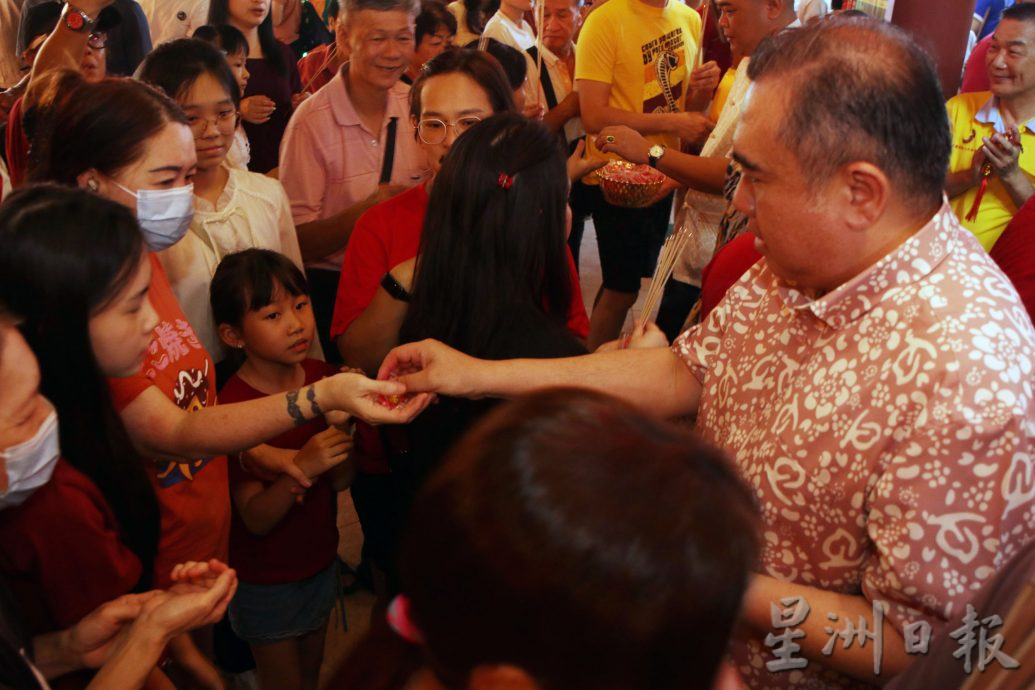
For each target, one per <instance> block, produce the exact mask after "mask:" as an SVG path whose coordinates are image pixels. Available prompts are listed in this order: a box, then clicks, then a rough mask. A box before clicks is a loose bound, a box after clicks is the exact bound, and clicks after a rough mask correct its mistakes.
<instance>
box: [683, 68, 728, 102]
mask: <svg viewBox="0 0 1035 690" xmlns="http://www.w3.org/2000/svg"><path fill="white" fill-rule="evenodd" d="M721 77H722V70H720V69H719V65H718V63H717V62H715V61H714V60H709V61H708V62H706V63H704V64H703V65H701V66H700V67H697V68H696V69H694V70H693V71H692V72H691V73H690V90H689V91H688V92H687V99H686V109H687V110H703V109H704V108H706V107H707V106H708V102H709V101H711V99H712V95H713V94H714V93H715V88H716V87H717V86H718V85H719V79H720V78H721Z"/></svg>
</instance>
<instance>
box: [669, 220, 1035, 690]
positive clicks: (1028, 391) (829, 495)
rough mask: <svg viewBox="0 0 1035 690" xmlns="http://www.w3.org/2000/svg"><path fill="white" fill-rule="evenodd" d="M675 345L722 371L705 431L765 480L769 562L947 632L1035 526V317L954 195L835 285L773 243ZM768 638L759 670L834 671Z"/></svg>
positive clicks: (758, 679)
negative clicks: (802, 276)
mask: <svg viewBox="0 0 1035 690" xmlns="http://www.w3.org/2000/svg"><path fill="white" fill-rule="evenodd" d="M673 350H674V351H675V352H676V353H677V354H678V355H679V356H680V357H681V358H682V359H683V360H684V361H685V362H686V365H687V366H688V367H689V368H690V370H691V371H692V372H693V374H694V376H696V377H697V378H698V379H699V380H700V381H701V382H702V384H703V390H702V396H701V404H700V409H699V412H698V416H697V427H698V429H699V431H700V432H701V434H702V435H703V436H704V437H705V438H707V439H708V440H710V441H712V442H713V443H715V444H716V445H718V446H719V447H721V448H724V449H725V450H726V451H727V452H728V453H729V454H730V455H731V456H732V457H733V458H734V459H735V462H736V463H737V465H738V467H739V469H740V471H741V473H742V476H743V477H744V479H745V480H746V481H747V482H748V484H749V485H750V486H751V487H752V488H753V489H754V491H755V493H756V496H757V498H758V501H759V505H760V507H761V510H762V517H763V541H762V543H763V552H762V558H761V562H760V569H761V570H762V572H765V573H766V574H768V575H771V576H773V577H775V578H778V579H780V580H784V581H787V582H795V583H800V584H804V585H809V586H812V587H818V588H821V589H825V590H831V591H836V592H841V593H851V594H862V595H863V596H865V597H866V598H867V599H870V600H874V599H879V600H882V601H884V602H885V612H886V615H885V624H886V625H888V626H890V627H891V628H892V629H895V630H897V632H898V634H900V635H901V634H902V625H903V624H904V623H908V622H913V621H915V620H918V619H924V620H927V621H928V622H929V623H931V624H932V625H933V626H934V628H935V634H936V635H937V634H938V627H939V624H940V623H941V622H943V621H947V620H949V621H952V622H954V623H955V626H954V627H958V626H959V625H960V624H961V621H962V617H963V615H964V613H965V610H964V609H965V604H966V602H967V601H968V600H969V599H971V598H972V597H973V596H974V595H975V593H976V592H977V591H978V590H979V589H980V588H981V587H982V586H983V585H985V584H987V583H988V582H989V581H990V580H991V579H992V577H993V575H994V574H995V572H996V571H997V570H998V569H999V568H1001V567H1002V566H1003V565H1004V563H1005V562H1006V561H1007V560H1009V559H1010V558H1011V557H1013V556H1014V555H1015V554H1016V553H1017V552H1018V550H1019V548H1020V547H1021V546H1022V545H1023V544H1024V543H1025V542H1026V541H1028V540H1031V539H1032V538H1033V537H1035V481H1033V478H1035V454H1031V453H1032V451H1033V448H1032V445H1033V444H1032V436H1033V434H1035V404H1033V400H1032V382H1033V380H1035V377H1033V371H1032V368H1033V362H1035V330H1033V328H1032V324H1031V321H1030V320H1029V319H1028V316H1027V313H1026V312H1025V310H1024V306H1023V304H1022V303H1021V301H1020V299H1019V298H1018V296H1017V293H1016V292H1015V291H1014V289H1013V287H1012V286H1011V284H1010V282H1009V280H1008V279H1007V278H1006V277H1005V276H1004V275H1003V273H1002V272H1001V271H1000V270H999V269H998V268H997V267H996V265H995V264H994V263H993V262H992V260H991V259H990V258H989V257H988V254H987V253H986V252H985V251H984V250H982V248H981V246H980V245H979V244H978V243H977V241H976V240H975V239H974V236H973V235H972V234H971V233H969V232H967V231H965V230H963V229H962V228H961V227H960V226H959V224H958V222H957V221H956V218H955V217H954V216H953V214H952V211H951V209H950V208H949V206H948V205H943V206H942V208H941V209H940V210H939V211H938V213H937V214H936V215H935V216H934V217H933V218H932V219H931V221H930V222H929V223H928V224H927V225H926V226H924V227H923V228H922V229H921V230H920V231H919V232H917V233H916V235H914V236H913V237H911V238H910V239H909V240H907V241H906V242H905V243H903V244H902V245H901V246H900V247H899V248H898V249H896V250H895V251H894V252H892V253H891V254H889V255H887V256H885V257H884V258H883V259H881V260H880V261H878V262H877V263H876V264H874V265H873V266H872V267H871V268H869V269H868V270H866V271H864V272H863V273H862V274H860V275H858V276H856V277H855V278H853V279H851V280H850V281H848V282H847V283H845V284H844V285H841V286H840V287H838V288H837V289H835V290H833V291H832V292H830V293H828V294H827V295H825V296H823V297H821V298H819V299H815V300H813V299H809V298H807V297H806V296H805V295H803V294H802V293H801V292H798V291H797V290H795V289H793V288H791V287H789V286H787V285H786V284H785V283H783V282H781V281H780V279H779V278H777V277H776V276H775V275H774V274H773V273H772V272H771V271H770V270H769V268H768V266H767V264H766V261H765V259H763V260H761V261H760V262H759V263H758V264H756V265H755V266H754V267H752V268H751V270H750V271H748V273H747V274H745V275H744V277H743V278H742V279H741V280H740V281H739V282H738V283H736V284H735V285H734V286H733V287H732V288H731V289H730V291H729V293H728V294H727V295H726V298H725V299H724V300H723V301H722V302H721V303H720V304H719V306H718V307H716V308H715V310H714V311H712V313H711V314H709V316H708V318H707V319H706V320H705V321H704V322H703V323H702V324H701V325H700V326H698V327H696V328H694V329H692V330H690V331H688V332H687V333H685V334H683V335H682V336H680V338H678V339H677V340H676V342H675V343H674V344H673ZM1029 454H1031V455H1029ZM817 609H818V607H813V610H812V612H811V613H810V615H811V616H819V617H824V618H825V617H826V615H827V613H828V612H827V611H820V610H817ZM991 613H994V612H990V613H989V614H988V615H991ZM868 619H869V623H870V625H871V630H872V623H873V621H872V615H871V616H868ZM854 623H855V624H856V625H858V621H854ZM834 627H835V629H838V630H840V629H843V628H844V627H845V626H844V621H843V620H840V621H838V622H836V623H835V624H834ZM951 629H952V628H950V630H951ZM772 632H773V634H774V635H779V634H780V633H782V632H784V631H782V630H775V629H774V630H773V631H772ZM764 639H765V636H764V635H760V636H759V637H758V639H749V640H746V641H744V640H739V641H736V642H735V643H734V645H733V652H734V657H735V659H736V662H737V666H738V668H739V669H740V670H741V672H742V673H743V674H744V677H745V680H746V682H747V683H748V685H749V686H750V687H752V688H766V687H795V686H797V687H804V686H806V685H808V684H809V683H816V682H817V680H818V679H817V677H816V676H818V675H819V672H820V671H821V670H823V667H822V666H820V665H819V664H817V663H815V662H812V661H810V662H809V665H808V668H806V669H805V670H804V672H798V671H783V672H780V673H770V672H769V671H767V670H766V668H765V666H764V662H766V661H773V660H775V657H774V655H773V650H772V649H769V648H767V647H765V646H764V644H763V642H764ZM825 639H826V638H824V641H825ZM839 644H840V643H839ZM887 644H890V642H889V641H888V640H887V639H885V645H887ZM838 651H840V647H839V648H838V649H835V651H834V655H835V656H836V655H837V654H838ZM951 661H952V660H951V659H949V660H947V662H951ZM826 674H827V681H828V685H823V687H828V686H829V687H852V686H853V684H852V682H851V681H849V680H848V679H847V677H843V676H842V677H838V676H836V675H835V674H833V672H831V671H829V669H827V670H826ZM808 687H813V686H812V685H808ZM817 687H818V686H817Z"/></svg>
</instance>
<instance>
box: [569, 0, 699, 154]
mask: <svg viewBox="0 0 1035 690" xmlns="http://www.w3.org/2000/svg"><path fill="white" fill-rule="evenodd" d="M700 37H701V17H700V15H699V14H697V12H696V11H694V10H692V9H690V8H689V7H687V6H686V5H684V4H683V3H682V2H679V0H668V3H667V4H666V5H665V7H651V6H650V5H647V4H645V3H643V2H641V1H640V0H608V2H607V3H605V4H604V5H602V6H601V7H600V8H599V9H596V10H594V11H593V12H592V13H591V14H590V15H589V17H588V18H587V19H586V24H585V26H584V27H583V28H582V33H580V34H579V42H578V45H577V46H576V48H575V50H576V53H575V56H576V57H575V78H576V79H590V80H592V81H599V82H603V83H605V84H610V85H611V95H610V98H609V99H608V105H609V106H611V107H612V108H617V109H619V110H624V111H626V112H631V113H669V112H682V111H683V109H684V101H685V99H686V93H687V90H688V87H689V84H690V72H691V70H692V69H693V65H694V60H695V59H696V57H697V46H698V43H699V42H700ZM587 139H588V141H589V144H590V146H589V148H590V151H589V152H590V153H593V154H595V155H598V156H599V155H603V154H600V153H599V152H598V151H597V150H596V147H595V146H593V143H592V142H593V137H592V136H590V137H588V138H587ZM647 139H648V140H650V141H651V143H655V144H663V145H665V146H669V147H677V146H679V138H678V137H676V136H673V135H670V134H669V135H663V134H654V135H650V136H648V137H647ZM609 157H612V158H613V157H614V156H609Z"/></svg>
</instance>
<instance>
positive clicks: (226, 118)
mask: <svg viewBox="0 0 1035 690" xmlns="http://www.w3.org/2000/svg"><path fill="white" fill-rule="evenodd" d="M187 124H188V125H189V126H190V129H191V131H192V132H194V135H195V136H200V135H202V134H204V133H205V131H206V130H207V129H208V126H209V124H214V125H215V126H216V127H217V128H218V129H232V128H233V127H236V126H237V111H236V110H230V109H227V110H220V111H219V112H218V113H216V115H215V117H210V116H203V115H197V114H194V113H191V114H190V115H188V116H187Z"/></svg>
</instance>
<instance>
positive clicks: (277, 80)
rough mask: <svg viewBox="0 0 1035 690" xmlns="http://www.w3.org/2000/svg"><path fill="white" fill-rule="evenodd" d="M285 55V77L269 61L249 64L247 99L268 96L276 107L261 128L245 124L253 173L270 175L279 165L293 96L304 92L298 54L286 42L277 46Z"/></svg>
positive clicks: (256, 60)
mask: <svg viewBox="0 0 1035 690" xmlns="http://www.w3.org/2000/svg"><path fill="white" fill-rule="evenodd" d="M277 45H278V46H279V47H280V49H281V53H283V60H284V64H285V65H286V66H287V72H286V74H283V75H282V74H280V73H279V72H277V71H276V70H275V69H273V65H271V64H270V63H269V61H268V60H266V58H249V59H248V62H247V66H248V72H249V73H250V74H251V77H249V79H248V86H247V88H245V90H244V98H247V97H249V96H258V95H262V96H268V97H269V98H272V99H273V101H274V102H275V103H276V104H277V109H276V110H274V111H273V114H272V115H270V119H269V120H267V121H266V122H264V123H262V124H261V125H255V124H252V123H251V122H245V123H244V131H245V133H246V134H247V135H248V143H249V145H250V146H251V155H252V157H251V160H250V161H249V163H248V169H249V170H251V171H252V172H259V173H264V174H265V173H268V172H269V171H270V170H273V169H274V168H276V167H277V166H278V165H280V140H281V139H283V138H284V130H285V129H287V125H288V120H290V119H291V114H292V113H293V112H294V110H293V108H292V107H291V97H292V96H293V95H294V94H296V93H298V92H300V91H301V90H302V81H301V79H300V78H299V76H298V65H297V64H296V63H295V55H294V53H292V52H291V49H290V48H288V47H287V46H286V45H284V44H283V43H278V44H277Z"/></svg>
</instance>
